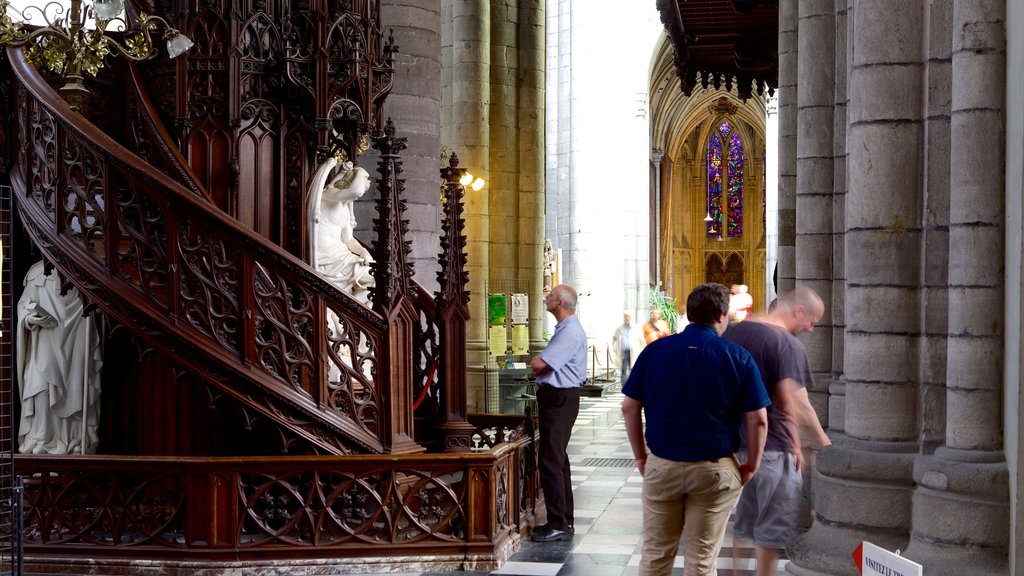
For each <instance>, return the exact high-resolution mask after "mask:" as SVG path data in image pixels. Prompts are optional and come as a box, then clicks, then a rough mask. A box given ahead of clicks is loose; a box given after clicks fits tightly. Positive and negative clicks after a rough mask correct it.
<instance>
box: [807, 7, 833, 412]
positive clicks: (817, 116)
mask: <svg viewBox="0 0 1024 576" xmlns="http://www.w3.org/2000/svg"><path fill="white" fill-rule="evenodd" d="M799 18H800V33H799V50H798V52H797V69H798V74H797V78H798V82H797V102H798V104H797V140H796V152H797V157H796V168H797V172H796V283H797V284H798V285H800V286H805V287H807V288H813V289H814V290H816V291H817V292H818V294H819V295H821V299H822V300H823V301H825V302H826V306H825V315H824V316H823V317H822V319H821V322H820V323H819V324H818V327H817V329H815V331H814V332H812V333H810V334H807V335H805V336H803V337H802V338H801V339H802V340H803V341H804V344H805V345H806V346H807V356H808V359H809V360H810V363H811V370H812V371H813V372H814V379H815V385H814V386H812V387H811V388H809V389H808V393H809V394H808V395H809V397H810V399H811V404H813V405H814V408H815V410H816V411H817V412H818V414H819V417H820V418H822V419H823V420H824V421H825V424H826V425H827V424H828V420H827V416H828V386H829V384H830V383H831V381H832V313H831V311H832V308H831V307H830V304H831V302H832V220H833V213H832V210H833V208H832V204H833V195H832V192H833V155H834V154H835V149H834V139H833V127H834V114H835V108H834V105H833V99H834V98H835V58H834V48H835V2H834V0H799ZM844 52H845V50H844Z"/></svg>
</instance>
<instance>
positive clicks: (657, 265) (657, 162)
mask: <svg viewBox="0 0 1024 576" xmlns="http://www.w3.org/2000/svg"><path fill="white" fill-rule="evenodd" d="M664 158H665V151H664V150H662V149H661V148H651V165H652V168H653V170H652V176H653V178H652V179H653V180H654V182H653V184H654V185H653V186H652V187H651V203H650V210H651V230H653V231H654V234H652V235H651V241H650V243H649V246H650V248H649V250H650V254H651V255H650V258H651V261H650V269H651V280H650V282H651V284H652V285H654V286H660V287H661V289H662V290H665V289H666V288H667V286H665V285H663V284H662V282H661V263H662V261H663V260H664V258H665V257H666V254H664V253H663V252H662V250H661V247H662V246H666V245H668V244H667V243H663V242H662V238H661V235H662V234H665V233H667V232H666V231H665V230H662V226H661V180H662V178H661V161H662V160H663V159H664ZM669 250H671V248H669Z"/></svg>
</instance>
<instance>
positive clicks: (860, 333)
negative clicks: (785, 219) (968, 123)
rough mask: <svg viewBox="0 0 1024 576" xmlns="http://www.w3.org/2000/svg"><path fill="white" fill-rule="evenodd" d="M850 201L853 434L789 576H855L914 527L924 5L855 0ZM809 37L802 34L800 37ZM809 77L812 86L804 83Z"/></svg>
mask: <svg viewBox="0 0 1024 576" xmlns="http://www.w3.org/2000/svg"><path fill="white" fill-rule="evenodd" d="M851 5H852V7H853V10H852V12H851V13H850V14H848V17H851V18H853V20H854V24H853V35H852V42H853V63H852V68H851V70H850V79H849V109H848V135H849V136H848V150H849V154H848V156H847V162H848V167H849V169H848V174H849V180H848V182H849V192H848V194H847V198H846V240H845V269H846V279H847V280H846V331H845V351H844V364H843V368H844V372H845V374H846V414H845V426H846V436H845V437H843V436H840V437H837V438H835V439H836V445H835V446H832V447H829V448H825V449H824V450H822V451H821V453H820V454H819V456H818V460H817V466H818V470H817V475H816V481H817V482H816V485H815V513H816V519H815V523H814V526H813V527H812V529H811V530H810V531H809V532H807V533H806V534H804V535H802V536H801V537H800V538H798V539H797V542H796V543H795V544H794V545H793V547H792V549H791V550H790V552H791V558H792V559H793V565H792V568H790V571H791V572H795V573H798V574H821V573H827V574H845V573H849V572H850V568H849V557H850V552H851V551H852V550H853V549H854V547H856V545H857V544H858V543H859V542H860V541H861V540H865V539H867V540H870V541H872V542H874V543H876V544H878V545H880V546H883V547H885V548H889V549H897V548H898V549H903V548H905V547H906V543H907V541H908V539H909V529H910V524H911V494H912V484H911V481H912V467H913V462H914V453H915V452H916V449H917V443H916V441H915V440H916V435H917V418H916V414H917V393H916V392H917V379H918V373H919V366H918V362H917V354H918V350H919V341H920V338H921V333H920V330H921V328H920V327H921V313H920V309H921V290H920V287H919V285H920V258H921V228H920V213H921V203H920V196H921V182H920V180H921V178H920V168H919V166H920V164H919V159H920V157H921V154H922V149H921V148H922V147H921V142H922V138H921V133H922V115H923V111H922V108H921V95H922V82H921V78H922V74H921V71H922V66H923V54H922V42H921V33H922V19H923V16H924V13H923V8H922V6H921V5H920V4H919V3H917V2H901V3H899V9H900V17H899V18H889V17H880V16H879V15H882V14H887V13H891V12H892V10H893V5H892V3H891V2H890V1H889V0H864V1H857V2H853V3H852V4H851ZM801 34H803V32H802V31H801ZM801 81H803V79H801Z"/></svg>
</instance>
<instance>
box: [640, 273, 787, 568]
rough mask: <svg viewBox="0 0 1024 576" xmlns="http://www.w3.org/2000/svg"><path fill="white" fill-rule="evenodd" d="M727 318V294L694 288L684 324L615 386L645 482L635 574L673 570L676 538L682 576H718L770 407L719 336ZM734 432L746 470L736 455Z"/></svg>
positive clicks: (745, 365)
mask: <svg viewBox="0 0 1024 576" xmlns="http://www.w3.org/2000/svg"><path fill="white" fill-rule="evenodd" d="M728 313H729V289H728V288H726V287H725V286H723V285H721V284H701V285H700V286H697V287H696V288H694V289H693V292H691V293H690V295H689V297H688V298H687V300H686V315H687V317H688V318H689V320H690V322H691V324H690V325H688V326H687V327H686V329H685V330H684V331H683V332H682V333H681V334H676V335H674V336H669V337H667V338H662V339H660V340H657V341H655V342H653V343H651V344H649V345H648V346H647V347H646V348H644V351H643V352H642V353H641V354H640V357H639V358H637V361H636V364H635V365H634V366H633V372H632V373H631V374H630V376H629V380H628V381H626V384H625V386H623V388H622V393H623V394H624V395H625V396H626V398H625V399H624V400H623V402H622V413H623V417H624V419H625V422H626V433H627V435H628V437H629V443H630V446H632V449H633V455H634V457H635V458H636V461H637V467H638V468H639V469H640V474H641V475H642V476H643V477H644V483H643V506H644V521H643V525H644V528H643V538H644V541H643V555H642V557H641V560H640V572H639V573H640V574H641V575H651V574H670V573H671V572H672V565H673V561H674V559H675V555H676V550H677V549H678V547H679V537H680V535H682V537H683V553H684V556H685V562H684V574H686V576H697V575H704V574H707V575H711V574H715V560H716V559H717V557H718V551H719V549H720V548H721V546H722V538H723V537H724V536H725V526H726V523H727V521H728V519H729V513H730V512H731V511H732V508H733V506H734V505H735V504H736V500H737V499H738V498H739V496H740V488H741V487H742V485H743V484H745V483H746V482H747V480H749V479H750V477H751V476H752V475H753V474H754V472H756V471H757V468H758V467H759V466H760V465H761V453H762V451H763V450H764V443H765V437H766V435H767V426H768V420H767V414H766V410H765V407H766V406H769V405H770V404H771V400H769V398H768V392H767V391H766V390H765V387H764V384H763V382H762V380H761V375H760V372H759V370H758V368H757V364H755V363H754V359H753V357H751V355H750V353H749V352H747V351H746V350H744V349H743V348H741V347H740V346H737V345H736V344H733V343H731V342H729V341H727V340H725V339H723V338H722V337H721V335H722V333H723V332H725V329H726V327H727V326H728V323H729V316H728ZM641 412H642V413H643V416H644V417H645V419H646V423H647V432H646V440H647V442H646V446H645V444H644V430H643V420H642V419H641ZM741 426H743V427H744V428H745V435H746V455H747V460H746V463H745V464H743V465H740V464H739V463H738V462H737V460H736V457H735V453H736V451H737V450H739V447H740V430H741ZM648 448H649V449H650V454H648V453H647V449H648Z"/></svg>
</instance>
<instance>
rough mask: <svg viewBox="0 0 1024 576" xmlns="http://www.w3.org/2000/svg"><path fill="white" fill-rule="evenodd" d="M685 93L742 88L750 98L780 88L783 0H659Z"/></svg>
mask: <svg viewBox="0 0 1024 576" xmlns="http://www.w3.org/2000/svg"><path fill="white" fill-rule="evenodd" d="M657 6H658V11H659V12H660V13H661V21H662V23H663V24H664V25H665V30H666V31H667V32H668V35H669V37H670V38H671V40H672V46H673V48H674V49H675V55H674V60H675V66H676V74H677V75H678V76H679V80H680V82H681V87H682V90H683V94H685V95H687V96H689V95H690V94H691V93H692V91H693V89H694V88H696V87H698V86H700V87H702V88H707V87H709V86H711V87H714V88H716V89H717V88H725V89H726V90H732V89H733V86H735V87H736V91H737V92H738V94H739V96H740V98H742V99H744V100H746V99H747V98H750V96H751V95H752V94H753V93H754V92H756V93H757V94H763V93H764V92H765V91H767V92H768V93H769V94H771V93H773V92H774V91H775V88H777V87H778V78H779V33H778V22H779V6H778V0H657Z"/></svg>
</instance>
